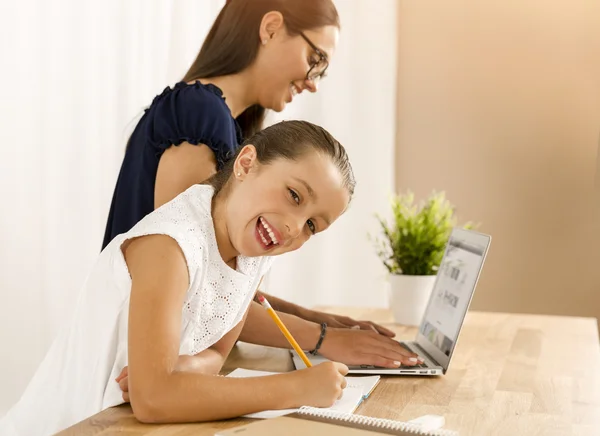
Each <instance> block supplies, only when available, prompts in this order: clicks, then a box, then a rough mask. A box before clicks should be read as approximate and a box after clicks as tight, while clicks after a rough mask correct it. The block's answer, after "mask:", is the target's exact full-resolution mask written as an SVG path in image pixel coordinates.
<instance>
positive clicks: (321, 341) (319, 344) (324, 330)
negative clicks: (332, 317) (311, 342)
mask: <svg viewBox="0 0 600 436" xmlns="http://www.w3.org/2000/svg"><path fill="white" fill-rule="evenodd" d="M325 333H327V323H326V322H322V323H321V336H319V342H317V346H316V347H315V349H314V350H312V351H309V353H310V354H312V355H313V356H316V355H317V353H318V351H319V348H321V344H322V343H323V339H325Z"/></svg>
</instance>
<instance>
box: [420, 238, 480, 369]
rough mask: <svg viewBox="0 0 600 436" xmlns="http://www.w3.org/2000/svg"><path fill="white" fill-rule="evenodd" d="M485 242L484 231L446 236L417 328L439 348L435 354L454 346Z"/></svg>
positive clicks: (475, 279) (473, 286) (476, 276)
mask: <svg viewBox="0 0 600 436" xmlns="http://www.w3.org/2000/svg"><path fill="white" fill-rule="evenodd" d="M488 245H489V237H488V236H487V235H481V234H478V233H475V232H470V231H466V230H463V229H455V230H454V231H453V232H452V234H451V236H450V238H449V241H448V244H447V246H446V252H445V254H444V258H443V259H442V262H441V264H440V267H439V270H438V274H437V279H436V282H435V285H434V288H433V292H432V295H431V298H430V300H429V303H428V306H427V309H426V311H425V315H424V317H423V321H422V322H421V326H420V332H419V333H420V334H421V335H422V336H423V337H424V339H426V340H427V341H428V342H429V343H430V344H431V345H433V346H434V347H435V348H436V349H437V350H439V351H441V354H440V353H438V352H436V353H434V354H435V355H437V356H442V355H445V356H448V357H449V356H450V355H451V353H452V350H453V349H454V345H455V344H456V340H457V338H458V334H459V332H460V328H461V326H462V323H463V320H464V317H465V315H466V313H467V310H468V308H469V304H470V302H471V298H472V296H473V292H474V291H475V286H476V284H477V279H478V277H479V273H480V271H481V268H482V266H483V261H484V259H485V255H486V252H487V248H488ZM427 348H430V347H427ZM440 360H446V359H443V358H442V359H440ZM444 366H445V365H444Z"/></svg>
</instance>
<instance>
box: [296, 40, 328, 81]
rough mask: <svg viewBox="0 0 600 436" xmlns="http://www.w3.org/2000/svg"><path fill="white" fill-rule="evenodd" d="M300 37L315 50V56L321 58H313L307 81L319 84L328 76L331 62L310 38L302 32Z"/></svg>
mask: <svg viewBox="0 0 600 436" xmlns="http://www.w3.org/2000/svg"><path fill="white" fill-rule="evenodd" d="M300 36H301V37H302V38H303V39H304V40H305V41H306V42H307V43H308V45H310V48H312V49H313V51H314V52H315V54H316V55H317V56H318V57H319V58H318V59H316V60H315V59H314V58H313V57H312V56H311V60H310V68H309V70H308V73H306V80H310V81H312V82H314V83H316V82H318V81H319V80H320V79H322V78H324V77H325V76H326V73H325V72H326V71H327V67H329V61H328V60H327V54H325V53H324V52H323V51H322V50H321V49H319V47H317V46H316V45H315V44H313V42H312V41H311V40H310V39H308V37H307V36H306V35H305V34H304V33H303V32H300Z"/></svg>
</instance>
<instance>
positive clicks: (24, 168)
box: [0, 0, 396, 414]
mask: <svg viewBox="0 0 600 436" xmlns="http://www.w3.org/2000/svg"><path fill="white" fill-rule="evenodd" d="M223 4H224V0H170V1H169V0H127V1H122V0H104V1H102V2H98V1H97V2H82V1H77V0H55V1H52V2H48V1H45V0H19V1H18V2H17V1H12V2H8V1H6V2H2V3H1V5H0V38H1V40H2V43H0V50H1V52H0V56H1V59H2V70H1V72H0V75H1V79H2V80H1V83H2V98H1V99H0V142H1V143H2V146H3V156H2V159H1V161H0V162H1V163H0V189H1V193H2V196H1V201H2V205H1V206H0V207H1V213H0V386H1V387H2V388H1V389H0V414H2V412H3V410H6V409H7V408H8V407H9V406H10V405H11V404H12V403H13V402H14V401H16V399H17V398H18V396H19V395H20V393H21V392H22V390H23V389H24V387H25V385H26V384H27V382H28V381H29V379H30V377H31V375H32V374H33V372H34V370H35V368H36V367H37V365H39V363H40V361H41V359H42V358H43V356H44V354H45V352H46V351H47V349H48V347H49V345H50V343H51V340H52V338H53V337H54V336H55V334H56V333H57V331H58V328H59V327H60V325H61V322H62V321H63V320H64V319H65V318H67V317H68V316H69V315H70V314H71V313H72V312H71V311H72V309H73V303H74V301H75V298H76V295H77V293H78V291H79V289H80V287H81V285H82V284H83V282H84V280H85V277H86V275H87V273H88V271H89V270H90V268H91V266H92V264H93V262H94V260H95V259H96V257H97V255H98V253H99V251H100V247H101V241H102V237H103V233H104V226H105V222H106V217H107V214H108V209H109V205H110V199H111V195H112V192H113V188H114V184H115V181H116V177H117V173H118V170H119V167H120V164H121V160H122V158H123V152H124V147H125V142H126V139H127V137H128V136H129V133H130V132H131V130H132V129H133V127H134V126H135V123H136V121H137V120H138V119H139V116H140V115H141V114H142V112H143V109H144V107H145V106H147V105H148V104H149V103H150V102H151V101H152V98H153V97H154V96H155V95H157V94H159V93H160V92H161V91H162V90H163V89H164V87H166V86H167V85H172V84H173V83H175V82H176V81H178V80H180V78H181V77H182V76H183V74H184V73H185V71H186V69H187V67H188V66H189V64H190V63H191V62H192V61H193V59H194V58H195V56H196V54H197V51H198V49H199V47H200V45H201V43H202V41H203V39H204V37H205V35H206V33H207V32H208V29H209V27H210V25H211V23H212V22H213V20H214V18H215V16H216V15H217V13H218V11H219V10H220V8H221V7H222V5H223ZM336 4H337V6H338V8H339V11H340V15H341V20H342V26H343V28H342V37H341V42H340V45H339V49H338V53H337V54H336V57H335V60H334V63H333V64H332V66H331V68H330V77H329V78H327V79H326V81H324V82H323V83H322V86H321V88H322V89H321V91H320V92H319V93H318V94H317V95H307V96H304V95H303V96H300V98H298V101H297V102H295V104H294V105H293V107H290V109H289V110H286V111H285V112H284V113H282V114H277V116H276V117H273V118H271V120H270V121H271V122H273V121H274V120H275V119H281V118H303V119H308V120H310V121H313V122H316V123H319V124H321V125H323V126H324V127H326V128H327V129H329V130H330V131H331V132H332V133H333V134H334V135H335V136H336V137H337V138H338V139H339V140H340V141H341V142H342V143H343V144H344V145H345V146H346V147H347V148H348V151H349V153H350V155H351V158H352V160H353V163H354V168H355V172H356V176H357V179H358V189H357V192H356V196H355V200H354V203H353V205H352V207H351V209H350V210H349V211H348V212H347V214H346V215H345V216H344V217H343V218H342V219H340V221H339V222H338V223H336V224H335V225H334V227H333V228H332V229H331V230H330V231H329V232H328V233H325V234H323V235H321V236H319V237H318V238H316V239H315V240H314V241H311V242H310V243H309V244H308V245H307V246H306V247H305V249H303V250H302V251H301V252H298V253H295V254H292V255H288V256H285V257H282V258H281V259H280V260H279V261H278V262H277V263H276V266H275V269H274V270H273V272H272V274H271V275H270V277H269V281H268V285H269V291H270V292H273V293H275V294H277V295H280V296H283V297H285V298H289V299H291V300H293V301H296V302H299V303H302V304H306V305H314V304H339V305H343V304H353V305H361V304H368V305H383V304H384V303H385V299H384V291H383V288H382V283H383V282H382V280H381V279H382V278H383V270H382V268H381V265H380V264H379V261H378V260H377V259H376V258H375V256H374V254H373V253H374V251H373V249H372V246H371V245H370V243H369V242H368V241H367V239H366V235H367V232H368V231H376V230H377V227H376V225H375V221H374V218H373V214H374V213H375V212H381V211H385V210H386V202H387V196H388V194H389V192H390V191H391V188H392V175H393V171H392V170H393V169H392V161H393V159H392V154H393V144H394V131H395V124H394V106H395V105H394V101H395V97H394V96H395V92H394V88H395V59H396V48H395V47H396V46H395V17H396V15H395V1H394V0H385V1H383V0H379V1H377V2H370V1H368V0H337V1H336Z"/></svg>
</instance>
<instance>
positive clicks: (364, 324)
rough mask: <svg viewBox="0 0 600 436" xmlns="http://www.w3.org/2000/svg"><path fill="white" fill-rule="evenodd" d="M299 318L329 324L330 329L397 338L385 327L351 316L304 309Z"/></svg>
mask: <svg viewBox="0 0 600 436" xmlns="http://www.w3.org/2000/svg"><path fill="white" fill-rule="evenodd" d="M298 316H300V318H303V319H305V320H307V321H312V322H316V323H317V324H321V323H323V322H325V323H327V326H328V327H333V328H348V329H349V328H354V329H361V330H372V331H374V332H376V333H379V334H382V335H384V336H387V337H390V338H393V337H394V336H396V333H394V332H393V331H391V330H388V329H386V328H385V327H382V326H380V325H379V324H376V323H374V322H372V321H357V320H355V319H353V318H350V317H349V316H343V315H335V314H332V313H326V312H319V311H316V310H310V309H304V310H302V311H300V313H299V314H298Z"/></svg>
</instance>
